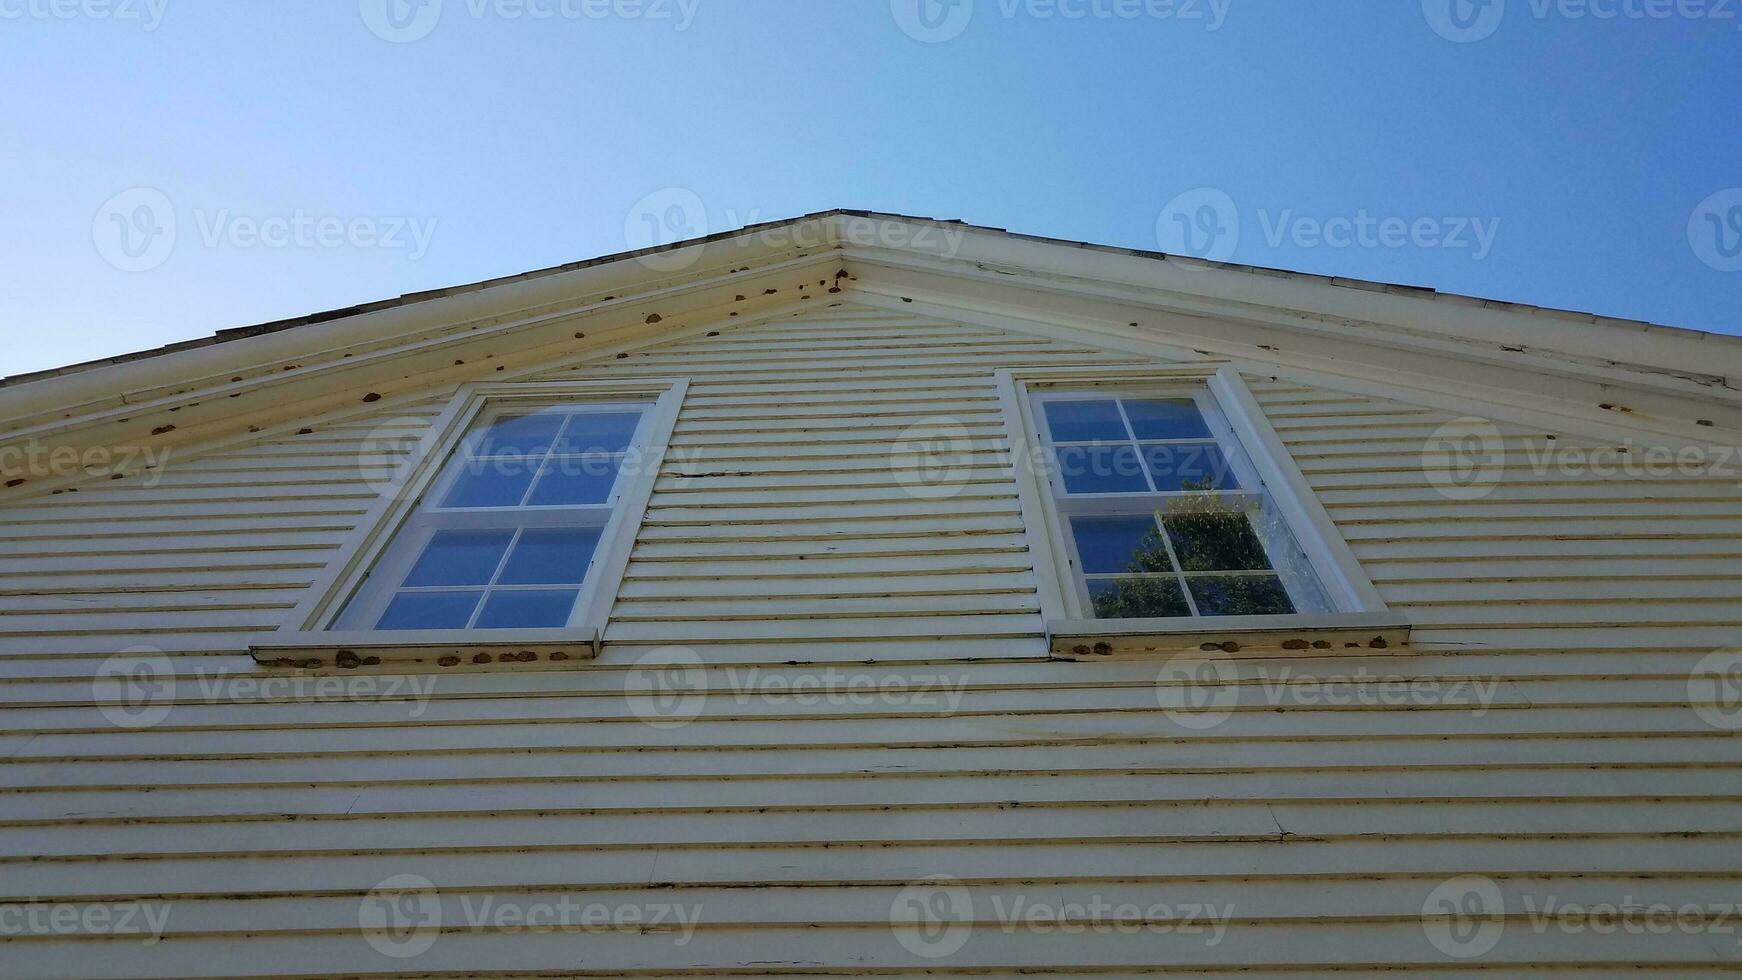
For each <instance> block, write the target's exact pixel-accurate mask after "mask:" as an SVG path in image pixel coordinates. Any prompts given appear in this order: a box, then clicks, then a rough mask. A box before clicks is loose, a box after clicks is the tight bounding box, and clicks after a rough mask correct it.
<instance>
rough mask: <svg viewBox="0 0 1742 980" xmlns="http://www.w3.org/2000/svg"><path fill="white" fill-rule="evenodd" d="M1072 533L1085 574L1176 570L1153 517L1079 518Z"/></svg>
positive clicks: (1072, 521)
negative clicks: (1169, 558)
mask: <svg viewBox="0 0 1742 980" xmlns="http://www.w3.org/2000/svg"><path fill="white" fill-rule="evenodd" d="M1071 535H1072V536H1073V537H1075V538H1076V540H1077V557H1078V558H1081V559H1082V562H1083V572H1084V573H1085V574H1088V575H1094V574H1096V573H1103V574H1105V573H1108V572H1114V573H1118V572H1171V571H1173V562H1171V561H1169V560H1168V557H1167V548H1166V546H1165V545H1164V544H1162V541H1161V531H1160V529H1159V528H1157V527H1156V526H1155V520H1154V519H1153V518H1150V517H1076V518H1072V519H1071Z"/></svg>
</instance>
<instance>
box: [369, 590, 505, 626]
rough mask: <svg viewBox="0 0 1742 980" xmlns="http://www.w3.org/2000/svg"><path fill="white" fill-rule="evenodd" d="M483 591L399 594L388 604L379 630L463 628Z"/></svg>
mask: <svg viewBox="0 0 1742 980" xmlns="http://www.w3.org/2000/svg"><path fill="white" fill-rule="evenodd" d="M483 594H484V593H482V592H401V593H400V594H399V595H396V596H394V597H393V601H392V602H390V603H388V605H387V611H386V612H384V613H382V614H381V621H380V622H378V623H376V624H375V628H376V629H378V630H458V629H465V628H466V623H467V622H468V621H469V620H470V619H471V618H472V610H473V609H476V608H477V607H478V597H479V596H481V595H483Z"/></svg>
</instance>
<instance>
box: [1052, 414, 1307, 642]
mask: <svg viewBox="0 0 1742 980" xmlns="http://www.w3.org/2000/svg"><path fill="white" fill-rule="evenodd" d="M1033 397H1034V399H1035V403H1036V409H1037V411H1036V413H1035V417H1036V419H1037V421H1038V423H1039V425H1040V428H1041V433H1042V436H1043V439H1044V440H1045V445H1046V447H1047V450H1048V453H1047V455H1046V457H1045V462H1046V463H1047V464H1048V468H1049V469H1050V470H1051V475H1052V482H1053V490H1054V493H1055V500H1056V502H1057V507H1058V511H1059V513H1060V515H1061V516H1062V518H1063V521H1064V524H1065V528H1066V532H1067V534H1066V544H1067V547H1068V549H1069V553H1070V555H1071V563H1072V565H1073V566H1074V567H1075V568H1076V569H1077V570H1078V575H1077V579H1078V584H1079V587H1080V589H1081V590H1082V591H1081V594H1080V597H1081V598H1083V599H1084V600H1085V601H1086V605H1087V608H1088V609H1090V610H1092V611H1093V615H1094V617H1095V618H1097V619H1151V618H1154V619H1172V618H1181V617H1198V616H1286V615H1293V614H1296V613H1321V612H1325V611H1327V610H1328V609H1329V602H1328V600H1327V599H1326V597H1325V594H1324V590H1323V589H1322V588H1320V587H1319V583H1318V578H1317V576H1316V575H1315V574H1314V573H1313V570H1312V566H1311V564H1310V563H1309V562H1308V561H1307V560H1306V556H1305V554H1303V553H1302V552H1301V549H1300V546H1299V545H1298V544H1296V543H1295V540H1294V536H1293V534H1291V533H1290V532H1289V529H1288V525H1287V523H1286V522H1285V521H1284V520H1283V519H1282V516H1281V515H1280V514H1279V513H1278V512H1277V510H1276V508H1275V506H1274V504H1273V503H1272V502H1271V501H1270V499H1269V495H1268V494H1267V493H1265V491H1264V485H1263V481H1262V480H1260V479H1259V477H1258V474H1257V473H1256V471H1255V470H1253V468H1252V466H1251V465H1250V463H1249V462H1248V461H1247V459H1246V457H1245V454H1244V452H1243V451H1242V449H1241V447H1240V445H1239V443H1238V442H1237V441H1236V440H1235V439H1234V437H1233V434H1232V432H1230V431H1229V429H1228V426H1227V422H1226V420H1225V419H1224V418H1223V417H1222V415H1221V413H1220V411H1218V410H1217V408H1216V405H1215V402H1214V400H1213V399H1212V398H1211V397H1210V394H1209V390H1208V389H1207V388H1205V387H1203V386H1201V385H1198V386H1195V390H1188V391H1176V392H1172V393H1162V392H1156V393H1149V392H1142V393H1139V392H1121V393H1111V394H1109V393H1099V392H1065V393H1044V394H1036V395H1034V396H1033Z"/></svg>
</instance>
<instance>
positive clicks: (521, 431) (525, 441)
mask: <svg viewBox="0 0 1742 980" xmlns="http://www.w3.org/2000/svg"><path fill="white" fill-rule="evenodd" d="M562 424H563V416H562V415H560V414H557V413H555V412H540V413H538V414H536V415H510V416H504V417H503V418H499V419H497V420H496V421H495V422H492V423H491V424H490V427H489V428H487V429H485V430H484V431H483V432H482V433H480V434H479V435H478V436H476V437H475V438H476V441H475V442H474V443H473V445H474V446H475V447H476V448H475V449H474V450H473V455H476V456H542V455H544V454H545V453H546V452H547V451H549V449H550V444H551V441H552V440H554V439H555V438H556V434H557V430H558V429H560V428H562Z"/></svg>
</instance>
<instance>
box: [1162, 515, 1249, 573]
mask: <svg viewBox="0 0 1742 980" xmlns="http://www.w3.org/2000/svg"><path fill="white" fill-rule="evenodd" d="M1162 523H1163V524H1165V525H1167V533H1168V536H1169V537H1170V538H1172V539H1173V550H1174V554H1176V555H1178V556H1179V563H1180V567H1181V568H1183V569H1185V570H1186V571H1188V572H1238V571H1247V570H1253V569H1269V568H1270V567H1271V566H1270V558H1269V556H1267V555H1266V554H1265V553H1264V545H1262V544H1260V543H1259V542H1258V535H1256V534H1253V533H1252V524H1251V522H1249V521H1247V519H1246V515H1245V514H1235V513H1229V514H1181V515H1175V516H1166V515H1164V516H1163V517H1162Z"/></svg>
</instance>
